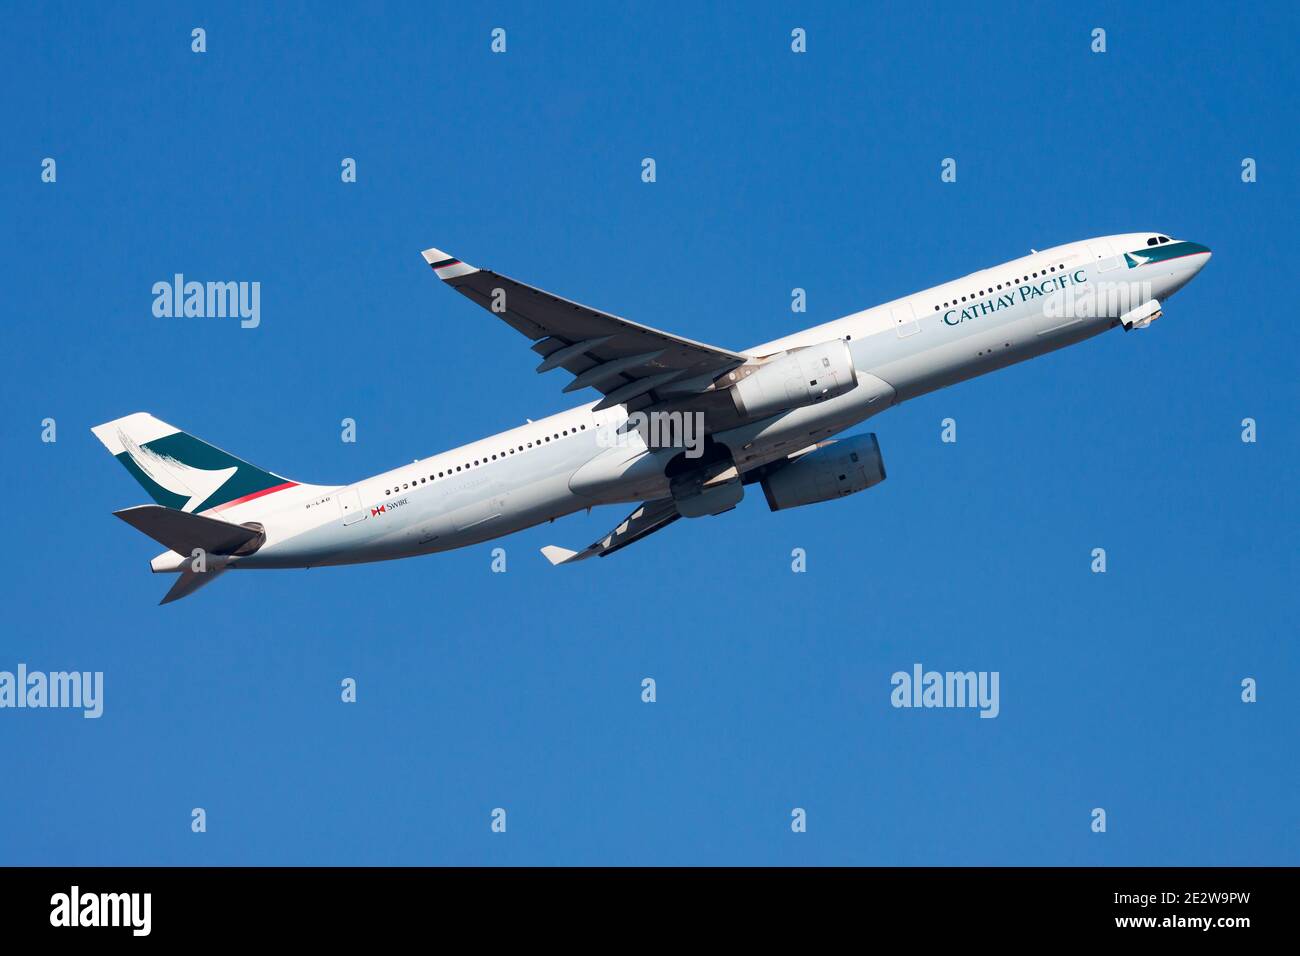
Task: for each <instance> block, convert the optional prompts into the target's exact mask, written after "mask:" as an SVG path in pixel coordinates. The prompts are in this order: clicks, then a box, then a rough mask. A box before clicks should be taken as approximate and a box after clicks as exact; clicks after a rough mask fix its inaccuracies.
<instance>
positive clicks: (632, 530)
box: [542, 498, 681, 565]
mask: <svg viewBox="0 0 1300 956" xmlns="http://www.w3.org/2000/svg"><path fill="white" fill-rule="evenodd" d="M680 517H681V515H679V514H678V513H677V506H676V504H675V503H674V502H673V500H672V499H671V498H657V499H655V500H654V501H646V502H643V503H642V504H641V505H640V506H639V507H638V508H637V509H636V511H633V512H632V513H631V514H630V515H628V516H627V518H625V519H624V520H623V523H622V524H620V525H619V526H618V527H617V528H615V529H614V530H613V531H611V532H610V533H609V534H607V535H605V537H603V538H601V539H600V540H599V541H596V542H594V543H593V544H592V545H591V546H590V547H589V548H587V549H586V550H585V551H570V550H569V549H568V548H559V547H556V546H555V545H553V544H548V545H547V546H546V547H544V548H542V554H544V555H546V560H547V561H550V562H551V564H552V565H555V564H572V563H573V562H574V561H585V560H586V559H587V558H604V557H607V556H609V555H611V554H613V553H614V552H615V551H617V550H618V549H619V548H626V547H627V546H628V545H629V544H632V543H633V542H636V541H640V540H641V539H642V538H644V537H645V536H646V535H648V534H653V533H654V532H656V531H658V530H659V529H660V528H666V527H668V526H669V525H670V524H672V523H673V522H674V521H676V520H677V519H678V518H680Z"/></svg>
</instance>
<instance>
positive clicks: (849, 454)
mask: <svg viewBox="0 0 1300 956" xmlns="http://www.w3.org/2000/svg"><path fill="white" fill-rule="evenodd" d="M884 480H885V463H884V461H883V460H882V459H881V457H880V443H879V442H877V441H876V436H875V433H874V432H873V433H871V434H868V435H853V436H851V437H849V438H845V439H842V440H840V441H832V442H827V443H826V444H825V445H822V446H821V447H820V448H818V449H816V450H815V451H810V452H809V453H808V454H806V455H804V456H802V457H800V458H796V459H795V460H794V461H792V462H790V463H789V464H787V465H782V466H781V467H780V468H778V469H777V470H776V471H774V472H772V473H771V474H769V475H767V476H766V477H765V478H764V479H763V481H762V484H763V494H764V495H766V496H767V506H768V507H769V508H771V509H772V510H773V511H781V510H782V509H785V508H797V507H799V506H800V505H811V504H816V503H817V502H818V501H830V500H831V499H833V498H843V497H844V496H845V495H851V494H853V493H854V492H857V491H865V490H866V489H868V488H870V487H871V486H872V485H878V484H880V483H881V482H882V481H884Z"/></svg>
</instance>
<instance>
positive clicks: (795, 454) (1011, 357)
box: [91, 233, 1210, 604]
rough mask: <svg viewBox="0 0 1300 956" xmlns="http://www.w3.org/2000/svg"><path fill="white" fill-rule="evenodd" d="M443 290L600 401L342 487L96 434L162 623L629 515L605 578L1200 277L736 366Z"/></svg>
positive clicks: (1187, 254)
mask: <svg viewBox="0 0 1300 956" xmlns="http://www.w3.org/2000/svg"><path fill="white" fill-rule="evenodd" d="M423 256H424V260H425V262H426V263H428V265H429V266H430V267H431V268H432V269H433V272H434V274H435V275H436V276H437V277H438V278H439V279H441V280H442V281H443V282H444V283H446V284H447V285H449V286H451V287H452V288H453V289H455V290H456V291H457V292H460V293H461V294H462V295H464V296H465V297H466V298H468V299H469V300H470V301H472V302H474V303H476V304H478V305H480V306H482V307H483V308H485V309H487V310H488V311H489V312H490V313H491V314H492V315H494V316H496V317H498V318H500V319H502V320H503V321H505V322H506V323H507V324H509V325H510V326H511V327H513V328H514V329H516V330H517V331H519V332H521V333H522V334H523V335H524V336H526V337H527V338H528V339H530V340H532V343H533V345H532V349H533V351H534V352H536V353H537V354H538V355H539V356H540V357H541V362H540V363H539V364H538V366H537V371H538V372H540V373H546V372H550V371H553V370H556V369H562V370H564V371H565V372H568V373H569V374H570V375H572V376H573V378H572V380H571V381H570V382H569V383H568V384H567V385H566V386H565V388H564V391H565V392H571V391H578V390H581V389H585V388H592V389H595V390H596V391H597V392H599V393H600V395H601V397H600V398H599V399H597V400H596V401H593V402H589V403H587V404H585V405H580V406H578V407H576V408H571V409H569V410H567V411H563V412H560V413H559V414H556V415H551V416H549V417H547V418H542V419H538V420H537V421H531V420H530V421H528V423H527V424H525V425H522V426H520V427H518V428H512V429H509V430H508V431H503V432H500V433H499V434H496V435H492V436H490V437H488V438H484V439H482V440H481V441H476V442H472V443H470V444H468V445H463V446H461V447H459V448H453V449H451V450H450V451H445V452H442V453H441V454H437V455H434V456H432V457H430V458H424V459H420V460H418V461H415V462H413V463H411V464H409V465H403V466H402V467H400V468H394V469H392V470H391V471H385V472H383V473H381V474H378V475H375V476H373V477H370V478H363V479H362V480H360V481H357V482H354V483H352V484H348V485H314V484H306V483H303V482H297V481H292V480H290V479H288V478H285V477H284V476H282V475H277V474H275V473H273V472H269V471H264V470H263V469H261V468H258V467H257V466H255V465H252V464H250V463H249V462H246V461H244V460H242V459H240V458H237V457H235V456H234V455H231V454H228V453H227V452H224V451H221V450H220V449H218V448H216V447H214V446H212V445H209V444H208V443H206V442H204V441H202V440H200V439H198V438H196V437H194V436H193V435H189V434H187V433H186V432H183V431H181V430H180V429H178V428H176V427H174V426H172V425H168V424H167V423H165V422H163V421H160V420H159V419H157V418H155V417H153V416H152V415H150V414H148V413H146V412H137V413H135V414H132V415H127V416H126V417H124V418H118V419H116V420H114V421H111V422H106V423H105V424H103V425H97V426H95V427H94V428H93V429H91V430H92V431H93V432H94V434H95V436H96V437H97V438H98V439H99V440H100V441H101V442H102V443H103V444H104V446H105V447H106V448H107V449H108V450H109V452H110V453H112V454H113V455H114V456H115V457H116V458H117V459H118V460H119V461H120V462H121V463H122V464H123V465H124V466H125V467H126V469H127V471H129V472H130V473H131V475H132V477H134V478H135V479H136V481H138V482H139V483H140V485H142V486H143V487H144V489H145V490H146V491H147V492H148V493H149V495H150V496H151V497H152V498H153V500H154V502H155V503H154V504H149V505H139V506H137V507H133V508H127V509H125V510H122V511H117V512H114V514H116V515H117V516H118V517H119V518H121V519H122V520H124V521H125V522H126V523H127V524H130V525H131V526H133V527H135V528H137V529H138V530H140V531H142V532H144V533H145V534H147V535H149V536H150V537H151V538H153V539H155V540H156V541H158V542H159V543H160V544H162V545H163V546H164V547H166V548H167V550H166V551H165V552H163V553H162V554H160V555H158V556H157V557H155V558H154V559H153V561H152V562H151V564H150V567H151V568H152V569H153V571H154V572H156V573H174V574H178V575H179V577H178V578H177V580H176V582H175V584H174V585H173V586H172V588H171V589H170V590H169V591H168V592H167V593H166V595H165V596H164V597H163V599H162V601H161V602H160V603H162V604H167V603H170V602H172V601H176V600H178V599H180V598H182V597H185V596H187V595H189V594H191V593H193V592H194V591H196V590H198V589H199V588H200V587H202V586H203V585H205V584H207V583H209V582H210V581H212V580H214V579H215V578H217V577H218V576H220V575H222V574H224V573H225V572H227V571H231V570H235V569H250V568H314V567H325V566H333V565H347V564H359V563H363V562H370V561H386V560H391V559H394V558H406V557H413V556H416V555H422V554H431V553H435V552H441V551H450V550H452V549H455V548H463V547H466V546H468V545H474V544H479V543H482V542H484V541H489V540H492V539H495V538H500V537H502V536H504V535H508V534H513V533H514V532H517V531H521V530H523V529H525V528H531V527H533V526H535V525H538V524H541V523H543V522H546V521H553V520H555V519H556V518H560V517H563V516H565V515H569V514H573V513H575V512H578V511H583V510H590V509H591V508H592V507H594V506H596V505H606V504H620V503H623V504H627V503H635V505H636V507H635V508H634V509H633V510H632V512H631V514H629V515H628V516H627V517H626V518H625V519H624V520H623V521H622V522H620V523H619V524H618V525H617V526H616V527H615V528H614V529H613V530H612V531H610V532H609V533H608V534H607V535H605V536H604V537H602V538H600V539H599V540H597V541H595V542H593V543H592V544H591V545H589V546H588V547H586V548H585V549H583V550H580V551H573V550H569V549H567V548H562V547H557V546H554V545H548V546H546V547H544V548H542V553H543V555H544V556H545V557H546V558H547V559H548V560H549V561H550V562H551V563H552V564H553V565H559V564H572V563H575V562H578V561H583V560H586V559H588V558H592V557H602V558H603V557H607V556H609V555H611V554H613V553H614V552H616V551H619V550H621V549H622V548H625V547H627V546H628V545H630V544H633V543H635V542H637V541H640V540H641V539H642V538H645V537H646V536H647V535H650V534H653V533H654V532H656V531H659V530H661V529H663V528H666V527H667V526H668V525H670V524H672V523H673V522H674V521H676V520H678V519H679V518H683V517H685V518H699V517H704V516H707V515H716V514H721V513H723V512H725V511H730V510H731V509H732V508H735V507H736V505H737V504H739V503H740V501H741V500H742V499H743V497H744V494H745V488H746V486H749V485H753V484H758V485H759V486H760V487H761V489H762V491H763V495H764V497H765V499H766V501H767V504H768V507H769V508H770V509H771V510H772V511H781V510H784V509H787V508H795V507H800V506H803V505H808V504H814V503H817V502H823V501H830V500H833V499H836V498H842V497H845V496H847V495H851V494H856V493H857V492H860V491H864V490H866V489H868V488H871V487H873V486H875V485H877V484H879V483H880V482H882V481H884V480H885V466H884V461H883V459H882V457H881V453H880V445H879V442H878V440H877V438H876V435H875V433H873V432H868V433H865V434H857V435H853V436H849V437H845V438H840V439H834V438H832V437H831V436H833V435H835V434H836V433H838V432H841V431H843V430H844V429H846V428H849V427H851V426H853V425H856V424H858V423H860V422H863V421H865V420H866V419H868V418H871V417H872V416H874V415H877V414H879V413H880V412H883V411H884V410H885V409H887V408H891V407H893V406H895V405H897V404H899V403H900V402H904V401H907V400H908V399H912V398H916V397H917V396H919V395H924V394H926V393H928V392H932V391H935V390H936V389H940V388H944V387H945V386H948V385H952V384H954V383H957V382H961V381H965V380H967V379H970V378H973V377H975V376H977V375H983V374H985V373H987V372H992V371H995V370H997V369H1001V368H1005V367H1006V366H1008V365H1012V364H1014V363H1016V362H1022V361H1024V360H1026V359H1029V358H1033V357H1035V356H1038V355H1042V354H1044V353H1046V352H1051V351H1054V350H1056V349H1059V348H1063V347H1065V346H1067V345H1074V344H1076V343H1078V342H1082V341H1084V340H1085V339H1089V338H1092V337H1093V336H1095V335H1098V334H1100V333H1101V332H1104V331H1106V330H1107V329H1111V328H1115V327H1117V326H1118V327H1122V328H1123V329H1125V330H1126V331H1128V330H1131V329H1141V328H1146V327H1147V326H1149V325H1150V324H1151V323H1152V322H1153V321H1155V320H1156V319H1158V318H1159V317H1160V316H1161V315H1162V314H1163V308H1164V303H1165V302H1166V301H1167V300H1168V298H1169V297H1170V296H1171V295H1173V294H1174V293H1175V292H1177V291H1179V290H1180V289H1182V288H1183V286H1185V285H1186V284H1187V283H1188V282H1190V281H1191V279H1192V278H1193V277H1194V276H1195V275H1196V274H1197V273H1199V272H1200V271H1201V269H1202V268H1204V266H1205V264H1206V263H1207V262H1208V261H1209V260H1210V250H1209V249H1208V248H1207V247H1205V246H1203V245H1199V244H1198V243H1195V242H1189V241H1186V240H1178V239H1171V238H1170V237H1168V236H1166V235H1163V234H1161V233H1126V234H1120V235H1111V236H1102V237H1099V238H1095V239H1087V240H1083V241H1079V242H1072V243H1067V244H1065V245H1060V246H1056V247H1054V248H1051V249H1045V250H1042V251H1034V252H1033V253H1032V254H1031V255H1028V256H1025V257H1023V258H1020V259H1013V260H1011V261H1009V262H1004V263H1002V264H1001V265H997V266H994V267H992V268H989V269H984V270H981V271H979V272H973V273H971V274H970V275H967V276H964V277H963V278H960V279H956V280H953V281H952V282H946V283H944V284H942V285H938V286H934V287H933V288H930V289H926V290H924V291H922V292H917V293H915V294H914V295H909V296H905V297H903V298H901V299H895V300H893V301H891V302H886V303H884V304H883V305H878V306H875V307H874V308H870V309H866V310H864V311H861V312H855V313H853V314H852V315H847V316H844V317H843V318H840V319H835V320H834V321H831V322H827V323H824V324H822V325H818V326H815V327H813V328H809V329H804V330H803V331H800V332H796V333H794V334H792V335H788V336H785V337H784V338H780V339H776V340H774V341H771V342H765V343H763V344H761V345H756V346H753V347H751V348H747V349H744V350H742V351H732V350H730V349H725V348H719V347H717V346H712V345H706V344H704V343H701V342H695V341H692V340H690V339H686V338H682V337H681V336H678V335H674V334H671V333H668V332H662V331H660V330H658V329H654V328H651V327H649V326H646V325H639V324H637V323H635V322H631V321H629V320H627V319H622V318H619V317H617V316H614V315H611V314H609V313H607V312H601V311H599V310H597V309H592V308H589V307H587V306H584V305H579V304H578V303H576V302H571V301H569V300H567V299H562V298H560V297H558V296H555V295H552V294H551V293H549V292H544V291H542V290H541V289H537V288H534V287H533V286H529V285H525V284H524V283H522V282H519V281H517V280H515V279H510V278H507V277H506V276H503V275H500V274H498V273H496V272H492V271H490V270H487V269H477V268H475V267H474V266H471V265H469V264H467V263H465V262H462V261H461V260H459V259H457V258H455V257H453V256H451V255H449V254H447V253H445V252H442V251H440V250H438V249H428V250H425V251H424V253H423Z"/></svg>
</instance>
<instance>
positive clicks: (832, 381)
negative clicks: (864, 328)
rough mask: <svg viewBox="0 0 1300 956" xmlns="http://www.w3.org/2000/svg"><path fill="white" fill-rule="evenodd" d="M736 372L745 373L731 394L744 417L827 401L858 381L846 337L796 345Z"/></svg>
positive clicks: (760, 416)
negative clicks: (778, 354) (795, 347)
mask: <svg viewBox="0 0 1300 956" xmlns="http://www.w3.org/2000/svg"><path fill="white" fill-rule="evenodd" d="M736 374H744V375H745V377H744V378H742V379H741V380H740V381H739V382H737V383H736V384H735V385H734V386H732V388H731V397H732V400H733V401H734V402H735V403H736V411H738V412H739V413H740V414H741V416H742V417H744V418H766V417H768V416H769V415H775V414H777V413H778V412H785V411H789V410H790V409H792V408H802V407H803V406H805V405H813V404H815V403H817V402H824V401H825V400H826V399H828V398H835V397H836V396H837V395H843V394H844V393H845V392H847V391H848V390H849V389H851V388H853V387H854V386H855V385H857V384H858V377H857V373H856V372H855V371H854V370H853V356H852V355H851V354H850V352H849V346H848V343H846V342H845V341H844V340H843V339H832V340H831V341H829V342H822V343H821V344H820V345H806V346H804V347H803V348H797V349H792V350H790V351H789V352H786V353H785V354H784V355H782V356H781V357H780V358H774V359H769V360H768V361H766V362H763V363H762V364H761V365H756V366H748V367H747V368H746V369H743V370H737V373H736Z"/></svg>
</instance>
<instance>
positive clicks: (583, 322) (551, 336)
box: [422, 249, 746, 411]
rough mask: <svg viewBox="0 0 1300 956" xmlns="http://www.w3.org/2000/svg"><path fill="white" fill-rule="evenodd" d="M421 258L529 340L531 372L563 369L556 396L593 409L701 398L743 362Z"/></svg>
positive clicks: (482, 272)
mask: <svg viewBox="0 0 1300 956" xmlns="http://www.w3.org/2000/svg"><path fill="white" fill-rule="evenodd" d="M422 255H423V256H424V261H425V262H427V263H428V264H429V265H430V266H431V267H432V268H433V271H434V274H435V275H437V277H438V278H439V279H441V280H442V281H443V282H445V283H447V284H448V285H449V286H451V287H452V288H454V289H455V290H456V291H458V292H460V293H462V294H463V295H464V296H465V297H466V298H468V299H470V300H471V301H473V302H476V303H478V304H479V305H481V306H482V307H483V308H485V309H487V310H488V311H490V312H492V313H493V314H494V315H497V316H499V317H500V318H502V319H503V320H505V321H506V322H507V323H509V324H510V325H511V326H512V327H513V328H514V329H516V330H518V331H519V332H522V333H523V334H524V335H526V336H528V337H529V338H530V339H533V340H534V344H533V351H534V352H537V353H538V354H539V355H541V356H542V362H541V364H540V365H538V366H537V371H538V372H549V371H550V370H551V369H554V368H563V369H564V370H566V371H568V372H570V373H572V374H573V376H574V379H573V381H572V382H570V383H569V384H568V385H566V386H565V388H564V391H566V392H573V391H577V390H578V389H580V388H586V387H588V386H591V387H592V388H595V389H596V390H597V391H599V392H600V393H601V394H603V395H604V396H605V397H604V398H603V399H601V400H600V402H599V404H598V405H597V406H596V408H597V409H600V408H609V407H611V406H613V405H623V404H626V405H627V406H628V411H633V410H635V409H637V408H644V407H645V406H647V405H650V404H653V403H654V402H655V401H658V400H662V399H665V398H667V397H669V396H672V395H678V396H680V395H688V394H691V393H693V392H701V391H704V390H705V389H707V388H708V387H709V386H710V385H711V384H712V383H713V381H714V380H715V379H716V378H717V377H718V376H719V375H722V374H723V373H725V372H728V371H730V370H731V369H733V368H735V367H737V366H739V365H743V364H744V363H745V361H746V359H745V356H744V355H740V354H738V353H736V352H732V351H729V350H727V349H720V348H716V347H714V346H712V345H704V344H702V343H700V342H692V341H691V340H690V339H684V338H681V337H680V336H676V335H669V334H668V333H667V332H660V331H659V330H658V329H652V328H650V327H649V326H645V325H638V324H637V323H636V322H629V321H628V320H627V319H620V318H619V317H618V316H615V315H610V314H609V313H608V312H601V311H599V310H597V309H591V308H588V307H587V306H585V305H579V304H578V303H576V302H570V301H569V300H568V299H561V298H560V297H558V296H554V295H551V294H550V293H549V292H544V291H542V290H541V289H535V288H533V287H532V286H530V285H525V284H524V283H522V282H516V281H515V280H514V279H510V278H507V277H506V276H503V275H499V274H498V273H496V272H492V271H490V270H488V269H476V268H475V267H474V266H471V265H468V264H467V263H464V262H461V261H460V260H459V259H456V258H455V257H453V256H450V255H448V254H447V253H445V252H443V251H441V250H439V249H426V250H424V252H423V253H422Z"/></svg>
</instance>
